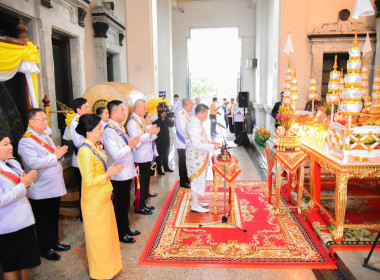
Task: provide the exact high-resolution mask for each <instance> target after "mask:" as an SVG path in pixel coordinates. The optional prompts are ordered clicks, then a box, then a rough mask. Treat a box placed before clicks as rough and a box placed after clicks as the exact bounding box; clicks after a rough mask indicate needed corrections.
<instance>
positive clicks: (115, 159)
mask: <svg viewBox="0 0 380 280" xmlns="http://www.w3.org/2000/svg"><path fill="white" fill-rule="evenodd" d="M107 107H108V112H109V113H110V119H109V121H108V124H106V126H105V128H104V132H103V139H102V143H103V145H104V149H105V152H106V155H107V157H108V165H109V166H111V165H112V164H113V163H115V165H122V166H123V169H122V171H121V172H120V173H119V174H116V175H114V176H112V177H111V183H112V186H113V194H114V196H113V199H112V202H113V206H114V208H115V216H116V223H117V230H118V232H119V239H120V241H121V242H124V243H134V242H135V239H134V238H133V237H131V236H136V235H139V234H140V231H138V230H132V229H130V228H129V218H128V210H129V203H130V200H131V183H132V179H133V177H135V176H136V171H135V165H134V163H133V154H132V149H133V148H134V147H135V146H136V145H137V144H138V142H139V141H140V136H135V137H134V138H133V139H130V138H129V136H128V135H127V133H126V132H125V128H124V126H122V124H121V123H122V122H123V121H124V118H125V108H124V105H123V102H122V101H120V100H112V101H110V102H108V105H107Z"/></svg>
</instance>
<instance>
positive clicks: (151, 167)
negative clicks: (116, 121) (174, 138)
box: [144, 112, 158, 197]
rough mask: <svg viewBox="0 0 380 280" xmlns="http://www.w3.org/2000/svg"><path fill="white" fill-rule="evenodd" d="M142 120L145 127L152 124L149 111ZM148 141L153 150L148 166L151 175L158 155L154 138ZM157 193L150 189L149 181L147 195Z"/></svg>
mask: <svg viewBox="0 0 380 280" xmlns="http://www.w3.org/2000/svg"><path fill="white" fill-rule="evenodd" d="M144 121H145V125H146V128H147V129H149V128H150V127H151V126H152V118H151V115H150V114H149V112H146V113H145V116H144ZM149 142H150V145H151V146H152V151H153V160H152V164H151V166H150V170H151V174H150V175H151V176H152V174H154V172H155V170H156V168H157V164H156V163H155V159H157V157H158V151H157V145H156V142H155V140H150V141H149ZM154 165H155V166H154ZM157 195H158V193H156V192H155V191H154V190H153V189H152V184H150V183H149V192H148V197H156V196H157Z"/></svg>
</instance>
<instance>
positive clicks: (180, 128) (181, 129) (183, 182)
mask: <svg viewBox="0 0 380 280" xmlns="http://www.w3.org/2000/svg"><path fill="white" fill-rule="evenodd" d="M192 110H193V101H192V100H191V99H189V98H185V99H183V100H182V110H181V111H180V112H179V113H178V114H177V116H176V118H175V127H176V137H175V139H174V146H175V148H176V149H177V153H178V167H179V178H180V179H179V185H180V187H182V188H190V181H189V177H188V176H187V169H186V139H185V137H186V127H187V123H188V122H189V119H190V113H191V111H192Z"/></svg>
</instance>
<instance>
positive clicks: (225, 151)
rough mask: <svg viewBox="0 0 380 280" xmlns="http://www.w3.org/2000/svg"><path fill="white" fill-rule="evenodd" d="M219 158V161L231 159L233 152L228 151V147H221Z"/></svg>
mask: <svg viewBox="0 0 380 280" xmlns="http://www.w3.org/2000/svg"><path fill="white" fill-rule="evenodd" d="M217 160H219V161H231V154H230V152H229V151H228V148H226V147H224V146H223V147H222V148H221V149H220V154H219V155H218V156H217Z"/></svg>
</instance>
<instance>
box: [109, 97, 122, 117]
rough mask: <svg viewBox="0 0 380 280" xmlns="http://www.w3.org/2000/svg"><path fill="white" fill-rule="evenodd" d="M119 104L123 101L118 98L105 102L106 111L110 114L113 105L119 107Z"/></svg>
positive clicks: (113, 107)
mask: <svg viewBox="0 0 380 280" xmlns="http://www.w3.org/2000/svg"><path fill="white" fill-rule="evenodd" d="M120 104H123V101H120V100H111V101H110V102H108V104H107V109H108V113H109V114H110V116H111V115H112V111H113V110H115V107H119V105H120Z"/></svg>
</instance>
